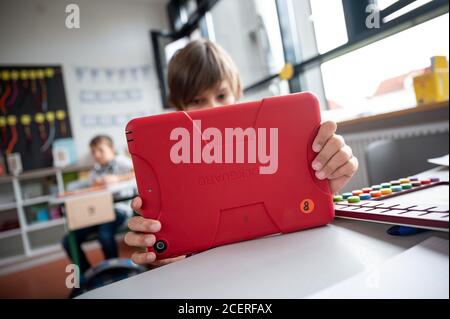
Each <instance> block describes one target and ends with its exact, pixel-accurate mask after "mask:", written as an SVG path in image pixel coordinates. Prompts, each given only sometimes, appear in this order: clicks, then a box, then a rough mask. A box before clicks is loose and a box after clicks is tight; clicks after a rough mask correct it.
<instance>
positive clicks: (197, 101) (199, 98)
mask: <svg viewBox="0 0 450 319" xmlns="http://www.w3.org/2000/svg"><path fill="white" fill-rule="evenodd" d="M234 103H236V97H235V96H234V94H233V91H232V90H231V87H230V83H229V82H228V81H222V83H220V85H218V86H217V87H215V88H211V89H208V90H205V91H203V92H201V93H200V94H198V95H196V96H195V98H194V99H193V100H192V102H191V103H189V104H188V105H187V106H186V109H187V110H188V111H191V110H197V109H203V108H208V107H216V106H223V105H230V104H234Z"/></svg>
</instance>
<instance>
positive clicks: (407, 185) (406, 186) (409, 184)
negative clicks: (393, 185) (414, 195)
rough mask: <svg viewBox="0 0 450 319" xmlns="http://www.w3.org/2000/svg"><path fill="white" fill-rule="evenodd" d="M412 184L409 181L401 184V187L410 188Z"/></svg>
mask: <svg viewBox="0 0 450 319" xmlns="http://www.w3.org/2000/svg"><path fill="white" fill-rule="evenodd" d="M412 187H413V186H412V184H411V183H407V184H402V188H403V189H411V188H412Z"/></svg>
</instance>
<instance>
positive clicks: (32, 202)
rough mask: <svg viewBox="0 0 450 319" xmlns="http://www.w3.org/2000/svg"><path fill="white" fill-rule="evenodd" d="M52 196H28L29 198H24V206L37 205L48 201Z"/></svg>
mask: <svg viewBox="0 0 450 319" xmlns="http://www.w3.org/2000/svg"><path fill="white" fill-rule="evenodd" d="M51 198H52V196H51V195H44V196H39V197H34V198H28V199H24V200H23V202H22V205H23V206H31V205H36V204H42V203H47V202H48V201H49V200H50V199H51Z"/></svg>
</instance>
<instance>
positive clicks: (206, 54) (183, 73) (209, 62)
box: [168, 39, 242, 110]
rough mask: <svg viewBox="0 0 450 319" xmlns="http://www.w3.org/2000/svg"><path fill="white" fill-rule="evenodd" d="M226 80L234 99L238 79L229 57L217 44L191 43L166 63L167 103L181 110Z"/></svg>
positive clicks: (238, 92) (237, 90)
mask: <svg viewBox="0 0 450 319" xmlns="http://www.w3.org/2000/svg"><path fill="white" fill-rule="evenodd" d="M224 80H225V81H228V82H229V84H230V87H231V90H232V93H233V95H234V96H235V98H236V100H238V99H239V98H240V97H241V95H242V89H241V80H240V77H239V72H238V70H237V67H236V65H235V64H234V62H233V60H232V59H231V57H230V56H229V55H228V53H227V52H225V50H224V49H222V48H221V47H220V46H218V45H217V44H214V43H212V42H211V41H208V40H204V39H201V40H194V41H191V42H190V43H189V44H188V45H187V46H186V47H184V48H183V49H181V50H179V51H178V52H177V53H175V55H174V56H173V58H172V59H171V61H170V63H169V69H168V85H169V104H170V106H172V107H175V108H177V109H178V110H183V109H184V108H185V107H186V106H187V105H188V104H189V103H191V102H192V100H193V99H194V98H195V96H196V95H197V94H200V93H201V92H203V91H205V90H208V89H212V88H215V87H216V86H218V85H220V83H221V82H222V81H224Z"/></svg>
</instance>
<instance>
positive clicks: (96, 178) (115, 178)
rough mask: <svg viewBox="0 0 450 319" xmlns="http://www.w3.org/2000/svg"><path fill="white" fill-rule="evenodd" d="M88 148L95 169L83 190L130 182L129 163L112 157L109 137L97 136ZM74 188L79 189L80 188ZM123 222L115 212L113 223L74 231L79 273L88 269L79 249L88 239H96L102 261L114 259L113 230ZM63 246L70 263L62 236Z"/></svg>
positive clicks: (119, 213) (128, 160)
mask: <svg viewBox="0 0 450 319" xmlns="http://www.w3.org/2000/svg"><path fill="white" fill-rule="evenodd" d="M89 146H90V148H91V154H92V157H93V158H94V161H95V166H94V169H93V170H92V172H91V174H90V176H89V179H88V181H87V182H86V183H84V184H85V185H84V186H101V185H105V184H110V183H115V182H120V181H125V180H129V179H132V178H134V172H133V165H132V162H131V160H130V159H128V158H126V157H123V156H116V154H115V151H114V145H113V141H112V139H111V138H110V137H109V136H106V135H98V136H96V137H94V138H93V139H92V140H91V142H90V144H89ZM77 186H78V187H80V184H78V185H77ZM125 218H126V214H125V213H124V212H122V211H119V210H117V209H116V220H115V221H112V222H109V223H105V224H101V225H96V226H92V227H87V228H83V229H79V230H76V231H75V238H76V244H77V251H78V256H79V260H80V265H79V266H80V272H81V273H84V272H85V271H86V270H88V269H89V268H90V265H89V262H88V260H87V258H86V255H85V254H84V252H83V251H82V249H81V244H82V243H83V242H85V241H87V240H88V239H89V238H90V237H92V235H96V236H97V237H98V240H99V241H100V244H101V246H102V250H103V254H104V256H105V259H111V258H117V257H118V252H117V243H116V240H115V238H114V236H115V234H116V230H117V228H118V227H119V226H120V225H121V224H122V223H123V222H124V220H125ZM63 246H64V249H65V250H66V252H67V255H68V256H69V257H70V258H71V259H72V260H73V256H71V255H70V248H69V240H68V237H67V236H64V239H63Z"/></svg>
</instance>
